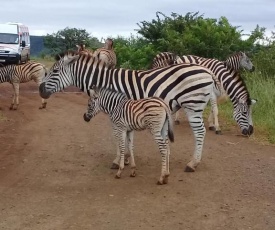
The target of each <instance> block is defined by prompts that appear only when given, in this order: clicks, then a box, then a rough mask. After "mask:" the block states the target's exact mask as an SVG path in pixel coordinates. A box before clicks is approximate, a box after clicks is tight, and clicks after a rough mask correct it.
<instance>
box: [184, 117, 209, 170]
mask: <svg viewBox="0 0 275 230" xmlns="http://www.w3.org/2000/svg"><path fill="white" fill-rule="evenodd" d="M187 116H188V120H189V124H190V126H191V128H192V130H193V133H194V137H195V151H194V155H193V157H192V159H191V161H190V162H189V163H188V164H187V166H186V168H185V172H195V169H196V167H197V166H198V164H199V163H200V161H201V157H202V148H203V142H204V137H205V133H206V130H205V127H204V122H203V118H202V112H197V113H194V112H187Z"/></svg>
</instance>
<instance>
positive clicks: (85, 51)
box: [76, 43, 93, 55]
mask: <svg viewBox="0 0 275 230" xmlns="http://www.w3.org/2000/svg"><path fill="white" fill-rule="evenodd" d="M76 47H77V51H76V52H77V53H79V54H80V53H82V54H89V55H92V54H93V51H92V50H88V49H85V45H84V44H82V43H81V44H80V45H76Z"/></svg>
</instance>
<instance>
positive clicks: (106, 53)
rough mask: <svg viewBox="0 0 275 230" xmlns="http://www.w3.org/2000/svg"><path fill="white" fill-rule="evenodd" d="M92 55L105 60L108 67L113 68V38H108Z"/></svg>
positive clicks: (114, 60)
mask: <svg viewBox="0 0 275 230" xmlns="http://www.w3.org/2000/svg"><path fill="white" fill-rule="evenodd" d="M93 56H94V57H96V58H98V59H100V60H102V61H103V62H105V63H106V65H107V66H108V67H110V68H112V69H114V68H115V67H116V63H117V58H116V54H115V51H114V49H113V40H112V39H110V38H108V39H107V40H106V42H105V45H104V47H103V48H99V49H97V50H96V51H95V52H94V54H93Z"/></svg>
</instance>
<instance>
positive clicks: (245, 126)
mask: <svg viewBox="0 0 275 230" xmlns="http://www.w3.org/2000/svg"><path fill="white" fill-rule="evenodd" d="M176 62H177V63H179V64H180V63H195V64H198V65H201V66H204V67H206V68H208V69H209V70H211V71H212V72H213V74H214V75H215V76H216V77H217V78H218V80H219V82H220V84H221V86H222V87H221V89H222V90H218V89H214V91H213V93H212V96H211V98H210V101H211V106H212V111H211V114H210V116H209V120H208V121H209V129H211V130H213V129H214V130H216V133H217V134H220V133H221V129H220V126H219V122H218V106H217V97H221V96H224V95H226V94H227V95H228V96H229V98H230V99H231V101H232V103H233V117H234V119H235V120H236V121H237V123H238V125H239V126H240V128H241V130H242V133H243V134H244V135H251V134H252V133H253V123H252V114H251V113H250V112H248V113H246V111H251V109H250V105H251V104H252V100H251V98H250V95H249V92H248V90H247V87H246V85H245V83H244V81H243V79H242V78H241V76H240V74H239V73H238V72H237V71H236V70H234V69H231V68H229V67H228V66H227V65H226V64H225V63H224V62H221V61H219V60H216V59H208V58H202V57H198V56H194V55H186V56H182V57H179V58H178V59H177V60H176ZM240 108H245V109H240ZM212 117H214V125H213V120H211V118H212ZM213 126H214V127H215V128H213Z"/></svg>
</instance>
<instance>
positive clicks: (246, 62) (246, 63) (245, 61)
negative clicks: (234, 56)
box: [239, 52, 255, 72]
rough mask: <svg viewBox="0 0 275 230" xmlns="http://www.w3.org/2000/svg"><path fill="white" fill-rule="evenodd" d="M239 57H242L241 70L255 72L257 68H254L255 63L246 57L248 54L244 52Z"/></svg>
mask: <svg viewBox="0 0 275 230" xmlns="http://www.w3.org/2000/svg"><path fill="white" fill-rule="evenodd" d="M239 57H240V67H241V68H244V69H246V70H249V71H251V72H253V71H254V70H255V67H254V65H253V63H252V62H251V60H250V59H249V58H248V57H247V56H246V54H245V53H244V52H240V54H239Z"/></svg>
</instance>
